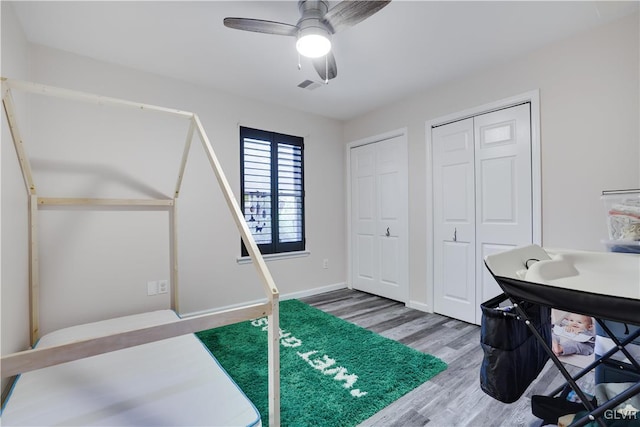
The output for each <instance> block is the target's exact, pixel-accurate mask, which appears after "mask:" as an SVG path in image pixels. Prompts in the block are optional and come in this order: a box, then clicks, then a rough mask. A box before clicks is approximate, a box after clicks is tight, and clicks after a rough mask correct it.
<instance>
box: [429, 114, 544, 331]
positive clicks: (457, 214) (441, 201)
mask: <svg viewBox="0 0 640 427" xmlns="http://www.w3.org/2000/svg"><path fill="white" fill-rule="evenodd" d="M432 141H433V147H432V153H433V156H432V159H433V230H434V231H433V239H434V242H433V275H434V311H435V312H437V313H440V314H444V315H446V316H450V317H453V318H456V319H460V320H464V321H466V322H469V323H477V324H480V321H481V315H482V312H481V310H480V304H481V303H482V302H483V301H486V300H488V299H490V298H492V297H494V296H496V295H498V294H499V293H500V292H501V290H500V287H499V286H498V284H497V283H496V282H495V280H494V279H493V277H491V275H490V274H489V273H488V271H487V270H486V268H485V266H484V258H485V257H486V256H487V255H490V254H493V253H497V252H501V251H504V250H507V249H511V248H513V247H515V246H523V245H527V244H530V243H532V242H533V202H532V195H533V192H532V174H531V172H532V167H531V160H532V159H531V124H530V104H528V103H527V104H523V105H519V106H515V107H510V108H505V109H503V110H499V111H494V112H491V113H487V114H482V115H478V116H475V117H473V118H469V119H465V120H461V121H457V122H454V123H450V124H447V125H443V126H439V127H436V128H434V129H432Z"/></svg>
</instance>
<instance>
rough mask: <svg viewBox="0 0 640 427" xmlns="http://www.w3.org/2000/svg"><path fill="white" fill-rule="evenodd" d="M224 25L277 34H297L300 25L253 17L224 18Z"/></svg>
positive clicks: (237, 28)
mask: <svg viewBox="0 0 640 427" xmlns="http://www.w3.org/2000/svg"><path fill="white" fill-rule="evenodd" d="M224 26H225V27H229V28H234V29H236V30H244V31H253V32H255V33H266V34H276V35H279V36H296V35H297V34H298V27H296V26H295V25H290V24H285V23H283V22H274V21H265V20H262V19H251V18H224Z"/></svg>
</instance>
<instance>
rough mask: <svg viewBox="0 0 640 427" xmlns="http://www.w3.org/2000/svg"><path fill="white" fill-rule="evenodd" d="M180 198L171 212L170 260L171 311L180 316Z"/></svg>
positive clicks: (176, 200)
mask: <svg viewBox="0 0 640 427" xmlns="http://www.w3.org/2000/svg"><path fill="white" fill-rule="evenodd" d="M177 211H178V197H176V198H174V199H173V207H172V208H171V210H170V211H169V230H170V232H169V258H170V259H171V309H172V310H173V311H175V312H176V313H178V314H180V300H179V299H178V298H179V297H178V296H179V293H178V217H177V215H178V212H177Z"/></svg>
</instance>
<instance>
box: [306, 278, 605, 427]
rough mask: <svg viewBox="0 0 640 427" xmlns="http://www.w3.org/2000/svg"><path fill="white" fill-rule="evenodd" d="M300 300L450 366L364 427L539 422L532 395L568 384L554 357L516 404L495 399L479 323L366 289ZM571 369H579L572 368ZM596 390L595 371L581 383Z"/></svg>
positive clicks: (527, 426) (512, 426) (526, 425)
mask: <svg viewBox="0 0 640 427" xmlns="http://www.w3.org/2000/svg"><path fill="white" fill-rule="evenodd" d="M301 301H304V302H305V303H307V304H309V305H312V306H314V307H316V308H318V309H320V310H323V311H325V312H327V313H330V314H333V315H334V316H336V317H340V318H342V319H344V320H347V321H349V322H352V323H354V324H356V325H359V326H362V327H364V328H367V329H369V330H371V331H373V332H376V333H378V334H380V335H383V336H385V337H387V338H391V339H393V340H396V341H399V342H401V343H403V344H405V345H407V346H409V347H412V348H414V349H416V350H419V351H422V352H424V353H428V354H431V355H434V356H436V357H438V358H440V359H442V360H443V361H445V362H446V363H447V364H448V365H449V367H448V369H447V370H446V371H444V372H442V373H440V374H438V375H436V376H435V377H434V378H432V379H431V380H429V381H427V382H426V383H424V384H422V385H421V386H419V387H418V388H416V389H415V390H413V391H411V392H409V393H408V394H406V395H405V396H403V397H402V398H400V399H399V400H397V401H396V402H394V403H392V404H391V405H389V406H388V407H386V408H385V409H383V410H382V411H380V412H378V413H377V414H375V415H374V416H372V417H371V418H369V419H368V420H366V421H365V422H363V423H362V424H361V426H384V427H391V426H397V427H418V426H428V427H454V426H470V427H471V426H473V427H484V426H487V427H489V426H491V427H493V426H504V427H518V426H522V427H532V426H539V425H540V420H539V419H537V418H536V417H534V416H533V415H532V414H531V407H530V399H531V396H532V395H535V394H548V393H549V392H550V391H552V390H554V389H555V388H557V387H558V386H560V385H561V384H563V383H564V381H563V378H562V376H561V375H560V373H559V371H558V370H557V369H556V368H555V366H554V365H553V363H552V362H551V361H549V362H547V366H546V367H545V368H544V370H543V371H542V372H541V374H540V375H539V376H538V379H537V380H536V381H535V382H534V383H533V384H532V385H531V386H529V388H528V389H527V391H526V392H525V393H524V394H523V396H522V397H521V398H520V399H519V400H518V401H516V402H514V403H512V404H505V403H502V402H499V401H497V400H494V399H493V398H491V397H490V396H488V395H486V394H485V393H484V392H483V391H482V390H481V389H480V380H479V375H480V364H481V361H482V349H481V347H480V327H479V326H476V325H471V324H468V323H465V322H462V321H458V320H454V319H451V318H448V317H445V316H441V315H438V314H431V313H424V312H422V311H418V310H413V309H410V308H407V307H405V305H404V304H402V303H399V302H396V301H391V300H388V299H385V298H381V297H378V296H374V295H370V294H367V293H364V292H360V291H355V290H349V289H343V290H338V291H333V292H327V293H324V294H320V295H314V296H312V297H307V298H301ZM568 370H569V372H571V373H574V372H577V371H578V369H577V368H574V367H570V366H568ZM580 384H581V385H583V387H584V389H585V390H586V391H591V390H592V389H593V374H592V373H590V374H588V375H587V376H586V377H585V378H584V379H583V381H581V382H580Z"/></svg>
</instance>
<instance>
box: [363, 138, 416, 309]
mask: <svg viewBox="0 0 640 427" xmlns="http://www.w3.org/2000/svg"><path fill="white" fill-rule="evenodd" d="M405 140H406V139H405V137H404V136H398V137H394V138H391V139H387V140H384V141H380V142H376V143H373V144H367V145H363V146H358V147H354V148H352V149H351V201H352V202H351V233H352V236H351V245H352V256H351V258H352V266H351V270H352V277H351V283H352V286H353V287H354V288H355V289H358V290H361V291H365V292H369V293H372V294H375V295H380V296H383V297H386V298H390V299H393V300H397V301H402V302H406V300H407V295H408V270H409V268H408V255H409V254H408V232H407V229H408V227H407V224H408V218H407V205H408V201H407V200H408V199H407V151H406V142H405Z"/></svg>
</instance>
